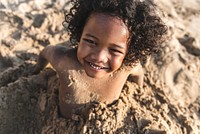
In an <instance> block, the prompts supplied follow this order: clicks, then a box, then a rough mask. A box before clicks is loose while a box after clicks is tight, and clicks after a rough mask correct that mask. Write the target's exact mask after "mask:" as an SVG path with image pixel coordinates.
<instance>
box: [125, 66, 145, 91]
mask: <svg viewBox="0 0 200 134" xmlns="http://www.w3.org/2000/svg"><path fill="white" fill-rule="evenodd" d="M128 80H129V81H131V82H135V83H136V84H138V85H139V86H140V87H142V86H143V81H144V71H143V69H142V65H141V64H140V63H139V64H138V65H137V66H135V67H134V68H133V69H132V71H131V73H130V75H129V77H128Z"/></svg>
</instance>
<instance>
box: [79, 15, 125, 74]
mask: <svg viewBox="0 0 200 134" xmlns="http://www.w3.org/2000/svg"><path fill="white" fill-rule="evenodd" d="M128 37H129V32H128V29H127V27H126V26H125V24H124V23H123V21H122V20H120V19H119V18H116V17H111V16H109V15H105V14H102V13H93V14H91V15H90V17H89V18H88V20H87V22H86V24H85V27H84V29H83V33H82V35H81V39H80V42H79V46H78V51H77V57H78V60H79V62H80V63H81V64H82V66H83V68H84V69H85V72H86V74H87V75H88V76H90V77H92V78H102V77H104V76H105V75H109V74H111V73H113V72H115V71H116V70H118V69H119V68H120V66H121V65H122V62H123V59H124V57H125V55H126V52H127V49H128V45H127V44H128Z"/></svg>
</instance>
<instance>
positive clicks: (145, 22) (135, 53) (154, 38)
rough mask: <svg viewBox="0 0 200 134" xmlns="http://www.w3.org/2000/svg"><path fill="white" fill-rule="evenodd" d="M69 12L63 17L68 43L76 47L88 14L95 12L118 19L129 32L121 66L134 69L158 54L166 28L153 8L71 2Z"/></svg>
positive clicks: (121, 0)
mask: <svg viewBox="0 0 200 134" xmlns="http://www.w3.org/2000/svg"><path fill="white" fill-rule="evenodd" d="M71 3H72V8H71V9H70V12H69V13H68V14H66V15H65V22H67V23H68V26H67V28H66V29H67V31H68V32H69V35H70V41H71V43H72V45H73V46H76V45H77V44H78V42H79V41H80V38H81V35H82V31H83V28H84V26H85V23H86V21H87V19H88V17H89V16H90V15H91V13H94V12H98V13H104V14H108V15H111V16H114V17H118V18H120V19H122V20H123V22H124V23H125V24H126V26H127V28H128V30H129V32H130V37H129V38H130V39H129V48H128V52H127V54H126V56H125V59H124V61H123V63H124V64H125V65H133V64H134V63H137V62H138V61H146V58H147V56H148V55H151V54H152V53H153V52H157V51H158V50H159V44H161V43H162V42H163V41H164V37H165V36H164V35H165V34H166V33H167V26H166V25H165V24H164V23H163V21H162V20H161V18H160V17H159V16H158V15H157V14H156V11H155V7H156V6H155V4H154V3H153V2H150V1H144V2H141V1H140V0H71Z"/></svg>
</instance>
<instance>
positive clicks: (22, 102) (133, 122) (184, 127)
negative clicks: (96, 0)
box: [0, 0, 200, 134]
mask: <svg viewBox="0 0 200 134" xmlns="http://www.w3.org/2000/svg"><path fill="white" fill-rule="evenodd" d="M155 2H156V3H157V4H158V6H159V8H160V9H161V10H162V11H163V13H162V15H163V20H164V21H165V22H166V24H167V25H168V26H169V33H168V40H167V42H166V43H164V44H161V46H162V51H161V53H159V54H155V55H152V57H150V58H149V59H148V60H147V62H146V63H145V64H144V70H145V82H144V87H143V88H140V87H138V86H137V85H136V84H134V83H133V82H131V81H128V80H127V82H126V84H125V85H124V88H123V90H122V93H121V95H120V98H119V99H118V100H116V101H115V102H114V103H113V104H110V105H105V104H103V103H97V102H92V103H91V104H86V105H85V107H89V109H90V110H89V116H88V118H86V119H85V118H83V117H82V116H81V114H80V115H74V116H73V117H72V119H65V118H63V117H62V116H61V115H60V113H59V111H58V86H59V81H58V78H57V75H56V72H55V71H54V70H53V69H52V68H51V67H47V68H45V69H44V70H43V71H42V72H40V73H39V74H37V75H32V74H31V72H32V70H33V67H34V65H35V63H36V60H37V57H38V54H39V52H40V51H41V50H42V49H43V48H44V47H45V46H47V45H58V44H62V45H66V44H67V41H68V39H69V36H68V35H67V33H66V31H65V29H64V28H63V25H62V22H63V20H64V12H65V11H68V10H69V7H70V3H69V2H68V1H65V0H55V1H54V2H51V1H48V0H46V1H45V0H35V1H32V0H26V1H25V0H15V1H11V0H2V1H1V2H0V41H1V42H0V134H8V133H23V134H24V133H28V134H35V133H42V134H50V133H59V134H65V133H66V134H68V133H69V134H73V133H94V134H97V133H109V134H112V133H115V134H125V133H126V134H140V133H141V134H143V133H145V134H198V133H200V91H199V90H200V29H199V28H198V25H199V24H200V1H199V0H191V1H187V0H169V1H165V0H156V1H155Z"/></svg>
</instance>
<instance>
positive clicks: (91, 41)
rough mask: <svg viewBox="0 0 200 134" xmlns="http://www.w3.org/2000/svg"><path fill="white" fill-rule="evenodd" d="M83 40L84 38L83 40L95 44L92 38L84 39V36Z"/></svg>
mask: <svg viewBox="0 0 200 134" xmlns="http://www.w3.org/2000/svg"><path fill="white" fill-rule="evenodd" d="M83 40H84V41H85V42H87V43H89V44H91V45H96V44H97V43H96V42H95V41H93V40H91V39H86V38H84V39H83Z"/></svg>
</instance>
